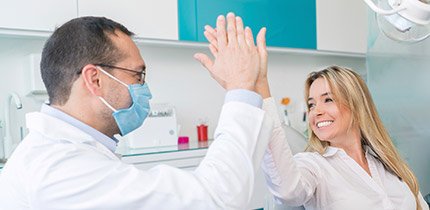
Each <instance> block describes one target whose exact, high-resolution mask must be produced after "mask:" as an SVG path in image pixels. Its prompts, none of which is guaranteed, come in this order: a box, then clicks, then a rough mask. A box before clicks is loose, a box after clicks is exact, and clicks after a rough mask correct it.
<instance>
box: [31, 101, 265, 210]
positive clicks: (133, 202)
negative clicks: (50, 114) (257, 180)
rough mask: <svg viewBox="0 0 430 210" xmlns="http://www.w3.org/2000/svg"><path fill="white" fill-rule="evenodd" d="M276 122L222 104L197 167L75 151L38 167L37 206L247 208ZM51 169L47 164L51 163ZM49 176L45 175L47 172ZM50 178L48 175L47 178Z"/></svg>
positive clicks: (231, 104)
mask: <svg viewBox="0 0 430 210" xmlns="http://www.w3.org/2000/svg"><path fill="white" fill-rule="evenodd" d="M272 125H273V123H272V121H271V119H270V118H266V117H265V112H264V111H263V110H262V109H259V108H256V107H253V106H251V105H248V104H245V103H240V102H228V103H226V104H225V105H224V106H223V109H222V112H221V115H220V119H219V124H218V127H217V129H216V132H215V140H214V142H213V143H212V144H211V146H210V147H209V149H208V152H207V155H206V157H205V158H204V159H203V161H202V162H201V163H200V165H199V167H198V168H197V169H196V170H195V171H185V170H180V169H177V168H174V167H170V166H166V165H159V166H156V167H154V168H152V169H150V170H148V171H142V170H139V169H137V168H136V167H135V166H133V165H129V164H125V163H122V162H121V161H119V160H112V159H107V158H106V157H105V156H104V155H100V153H97V152H94V151H88V149H86V150H79V151H76V150H71V151H70V153H71V154H69V155H67V157H69V158H64V159H61V161H60V160H59V161H58V163H61V166H67V167H57V165H58V164H56V165H55V167H54V168H49V170H45V169H43V168H40V169H38V170H37V171H38V174H41V175H37V177H41V178H40V180H41V182H37V181H35V182H34V183H40V184H37V186H34V187H32V188H31V189H32V192H34V193H32V196H31V198H30V200H31V203H32V207H33V208H35V209H168V210H170V209H244V208H246V206H247V204H248V202H249V200H250V198H251V195H252V190H253V186H254V174H255V173H256V170H257V169H258V167H259V166H260V164H261V160H262V158H263V155H264V151H265V149H266V147H267V144H268V142H269V139H270V135H271V130H272V128H273V127H272ZM47 167H48V166H47ZM45 172H46V173H48V174H46V173H45ZM48 175H49V177H51V178H47V176H48Z"/></svg>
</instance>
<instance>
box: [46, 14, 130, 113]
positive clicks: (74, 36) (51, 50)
mask: <svg viewBox="0 0 430 210" xmlns="http://www.w3.org/2000/svg"><path fill="white" fill-rule="evenodd" d="M116 30H119V31H121V32H123V33H125V34H126V35H128V36H132V35H134V34H133V32H130V31H129V30H128V29H127V28H126V27H124V26H123V25H121V24H119V23H117V22H115V21H113V20H110V19H107V18H105V17H80V18H76V19H73V20H70V21H69V22H67V23H65V24H64V25H62V26H61V27H59V28H58V29H56V30H55V31H54V33H53V34H52V36H51V37H50V38H49V39H48V40H47V41H46V43H45V46H44V48H43V51H42V60H41V62H40V70H41V74H42V79H43V83H44V84H45V87H46V90H47V91H48V95H49V101H50V103H51V104H57V105H63V104H64V103H66V102H67V100H68V99H69V96H70V92H71V87H72V84H73V82H74V81H75V80H76V79H77V78H78V77H79V73H80V72H81V70H82V68H83V67H84V66H85V65H87V64H95V63H103V64H108V65H113V64H115V63H116V62H118V61H119V60H121V59H122V57H123V56H124V53H123V52H120V50H119V49H118V48H117V47H116V46H115V45H114V43H113V42H112V40H111V39H110V38H109V36H108V35H115V31H116Z"/></svg>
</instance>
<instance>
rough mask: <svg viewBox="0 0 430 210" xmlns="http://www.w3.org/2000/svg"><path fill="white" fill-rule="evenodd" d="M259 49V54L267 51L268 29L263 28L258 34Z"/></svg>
mask: <svg viewBox="0 0 430 210" xmlns="http://www.w3.org/2000/svg"><path fill="white" fill-rule="evenodd" d="M257 47H258V51H259V52H265V51H266V27H263V28H261V29H260V32H258V34H257Z"/></svg>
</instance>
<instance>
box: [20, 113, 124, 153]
mask: <svg viewBox="0 0 430 210" xmlns="http://www.w3.org/2000/svg"><path fill="white" fill-rule="evenodd" d="M26 125H27V128H28V129H29V130H30V132H32V131H35V132H38V133H41V134H42V135H44V136H46V137H47V138H49V139H59V140H62V141H68V142H71V143H75V144H87V145H91V146H93V147H95V148H96V149H97V150H100V151H102V152H103V153H104V154H106V155H108V156H110V157H115V158H118V157H117V156H115V154H114V153H113V152H112V151H110V150H109V149H108V148H107V147H106V146H104V145H102V144H101V143H99V142H98V141H97V140H95V139H94V138H93V137H92V136H91V135H89V134H87V133H85V132H83V131H82V130H81V129H79V128H77V127H75V126H73V125H70V124H69V123H67V122H65V121H63V120H60V119H58V118H55V117H52V116H50V115H48V114H45V113H41V112H31V113H28V114H26Z"/></svg>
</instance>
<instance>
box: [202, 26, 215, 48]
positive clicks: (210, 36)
mask: <svg viewBox="0 0 430 210" xmlns="http://www.w3.org/2000/svg"><path fill="white" fill-rule="evenodd" d="M203 34H204V35H205V37H206V39H207V40H208V41H209V43H210V44H212V45H215V46H217V45H218V41H217V38H216V35H217V34H216V31H215V29H213V28H212V27H210V26H208V25H206V26H205V31H204V32H203Z"/></svg>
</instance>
